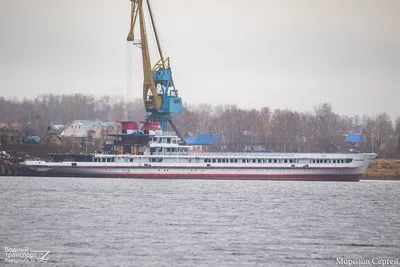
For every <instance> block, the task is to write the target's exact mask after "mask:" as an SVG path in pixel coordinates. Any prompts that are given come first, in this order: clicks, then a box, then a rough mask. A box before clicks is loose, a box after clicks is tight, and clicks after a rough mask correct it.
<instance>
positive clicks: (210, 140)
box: [185, 133, 222, 145]
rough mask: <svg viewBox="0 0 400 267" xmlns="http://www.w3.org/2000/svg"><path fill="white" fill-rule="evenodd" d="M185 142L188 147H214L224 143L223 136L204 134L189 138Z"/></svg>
mask: <svg viewBox="0 0 400 267" xmlns="http://www.w3.org/2000/svg"><path fill="white" fill-rule="evenodd" d="M185 141H186V144H188V145H214V144H219V143H221V142H222V135H221V134H207V133H204V134H200V135H199V136H198V137H195V136H189V137H188V138H186V140H185Z"/></svg>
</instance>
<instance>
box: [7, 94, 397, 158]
mask: <svg viewBox="0 0 400 267" xmlns="http://www.w3.org/2000/svg"><path fill="white" fill-rule="evenodd" d="M126 115H128V116H129V118H131V119H133V120H143V119H144V118H145V112H144V105H143V102H142V100H141V99H136V100H134V101H130V102H127V101H126V99H124V98H123V97H118V96H113V97H110V96H100V97H99V96H93V95H83V94H74V95H53V94H44V95H39V96H38V97H36V98H34V99H17V98H14V99H4V98H3V97H1V98H0V122H3V123H8V124H12V123H19V124H27V123H30V124H35V126H36V127H35V128H36V129H45V128H46V126H47V125H52V124H63V125H68V124H69V123H70V122H72V121H73V120H77V119H99V120H109V121H116V120H122V119H124V118H126ZM392 119H394V118H390V117H389V115H388V114H387V113H385V112H382V113H380V114H376V115H375V116H372V117H371V116H367V115H362V116H359V115H354V116H351V117H350V116H340V115H338V114H336V113H335V112H334V111H333V110H332V107H331V105H330V104H329V103H323V104H320V105H318V106H316V107H314V110H313V112H296V111H292V110H289V109H276V110H271V109H270V108H268V107H263V108H261V109H241V108H239V107H238V106H236V105H217V106H212V105H209V104H200V105H185V106H184V108H183V112H182V114H179V115H174V116H173V120H174V121H175V123H176V124H177V126H178V128H179V129H180V130H181V131H182V133H183V134H184V135H188V134H189V133H193V134H198V133H201V132H211V133H221V134H223V135H224V141H225V145H226V149H227V150H229V151H243V150H257V149H258V150H264V151H265V150H268V151H292V152H295V151H298V152H313V151H321V150H322V151H337V150H338V147H337V145H335V144H340V146H341V145H342V142H343V140H344V136H345V135H346V134H348V133H363V134H364V141H363V143H362V144H361V146H360V147H359V149H360V150H362V151H366V152H367V151H371V150H372V149H374V151H376V152H380V153H382V154H385V155H393V156H394V155H396V154H397V155H398V149H399V146H400V144H399V142H400V138H399V135H400V117H397V118H396V119H395V121H392ZM372 146H373V148H372Z"/></svg>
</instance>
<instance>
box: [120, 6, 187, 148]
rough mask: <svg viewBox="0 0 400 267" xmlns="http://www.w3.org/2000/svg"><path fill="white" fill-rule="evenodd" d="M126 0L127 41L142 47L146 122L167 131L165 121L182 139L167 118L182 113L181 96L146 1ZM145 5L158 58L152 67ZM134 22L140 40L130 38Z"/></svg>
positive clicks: (132, 33)
mask: <svg viewBox="0 0 400 267" xmlns="http://www.w3.org/2000/svg"><path fill="white" fill-rule="evenodd" d="M130 1H131V21H130V22H131V23H130V31H129V34H128V37H127V41H128V42H132V43H133V44H134V45H136V46H138V47H140V48H141V50H142V64H143V101H144V106H145V109H146V112H148V114H149V115H148V119H149V120H150V121H157V122H160V126H161V128H162V130H163V132H166V131H167V123H168V122H169V123H170V124H171V126H172V128H173V129H174V130H175V132H176V133H177V134H178V135H179V137H180V138H181V139H182V141H184V139H183V137H182V135H181V134H180V132H179V131H178V129H177V128H176V126H175V125H174V123H173V122H172V120H171V114H173V113H181V112H182V99H181V98H180V97H179V95H178V90H176V88H175V85H174V81H173V79H172V72H171V66H170V59H169V57H167V58H165V57H164V55H163V51H162V49H161V43H160V38H159V36H158V34H157V30H156V26H155V21H154V16H153V13H152V10H151V6H150V3H149V0H130ZM145 7H147V10H148V14H149V17H150V21H149V23H150V29H151V31H152V34H153V35H154V37H155V40H156V45H157V52H158V53H157V54H158V56H159V60H158V61H157V63H156V64H155V65H154V66H153V67H152V65H151V61H150V53H149V45H148V39H147V33H146V22H145V18H144V10H145ZM136 21H138V23H139V28H140V39H139V40H137V41H136V40H135V39H134V29H135V25H136Z"/></svg>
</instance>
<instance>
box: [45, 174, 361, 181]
mask: <svg viewBox="0 0 400 267" xmlns="http://www.w3.org/2000/svg"><path fill="white" fill-rule="evenodd" d="M42 175H45V176H50V177H91V178H138V179H204V180H286V181H288V180H290V181H349V182H358V181H360V179H361V178H362V177H363V174H351V175H332V174H329V175H325V174H324V175H320V174H317V175H301V174H294V175H290V174H281V175H280V174H271V175H269V174H267V175H266V174H259V175H257V174H240V175H237V174H213V175H210V174H200V173H198V174H191V175H190V176H188V175H187V174H173V175H171V174H167V173H166V174H112V173H107V174H101V173H96V174H91V173H80V174H69V173H57V172H51V173H42Z"/></svg>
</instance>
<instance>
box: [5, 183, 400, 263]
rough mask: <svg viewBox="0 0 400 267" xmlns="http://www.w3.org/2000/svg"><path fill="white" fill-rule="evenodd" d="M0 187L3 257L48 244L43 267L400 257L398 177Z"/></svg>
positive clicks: (12, 184)
mask: <svg viewBox="0 0 400 267" xmlns="http://www.w3.org/2000/svg"><path fill="white" fill-rule="evenodd" d="M0 192H1V193H0V203H1V206H0V215H1V217H0V246H1V250H2V251H1V253H0V262H1V263H4V260H5V253H4V247H6V246H7V247H14V248H15V247H16V248H20V247H28V248H29V249H30V250H31V251H32V250H46V251H47V250H49V251H51V252H50V254H48V258H49V260H48V262H49V263H47V266H285V265H291V266H338V265H337V260H336V258H343V259H345V260H353V259H372V258H379V259H395V258H398V259H400V182H383V181H381V182H378V181H368V182H367V181H363V182H359V183H335V182H287V181H284V182H275V181H201V180H189V181H181V180H135V179H87V178H85V179H80V178H73V179H68V178H34V177H31V178H27V177H26V178H25V177H0ZM36 265H37V266H44V265H45V264H36ZM6 266H7V265H6ZM30 266H32V264H31V265H30ZM398 266H400V265H398Z"/></svg>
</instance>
